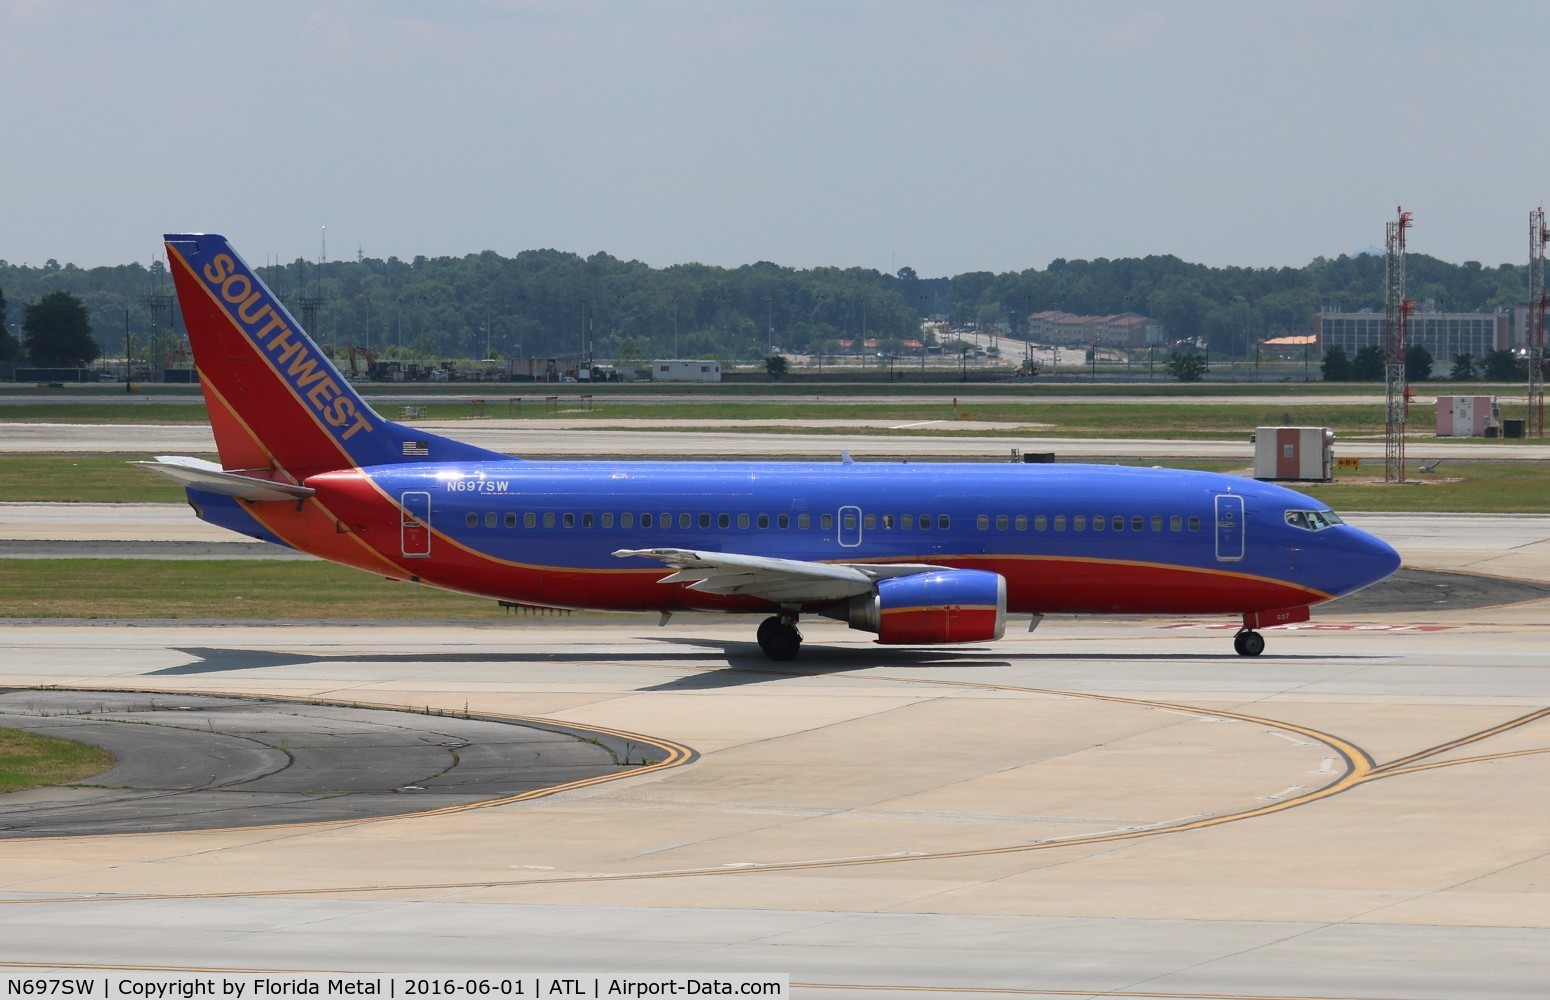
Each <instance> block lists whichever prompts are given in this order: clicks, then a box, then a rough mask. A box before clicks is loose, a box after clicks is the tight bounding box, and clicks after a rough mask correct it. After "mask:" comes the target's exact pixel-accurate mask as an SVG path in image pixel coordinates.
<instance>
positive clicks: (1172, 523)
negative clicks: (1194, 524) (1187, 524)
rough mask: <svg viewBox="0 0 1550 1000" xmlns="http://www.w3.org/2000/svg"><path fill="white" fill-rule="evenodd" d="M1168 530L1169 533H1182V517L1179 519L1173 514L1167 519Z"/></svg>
mask: <svg viewBox="0 0 1550 1000" xmlns="http://www.w3.org/2000/svg"><path fill="white" fill-rule="evenodd" d="M1168 530H1169V531H1183V530H1184V519H1183V518H1182V517H1180V516H1179V515H1177V514H1174V515H1173V516H1172V517H1170V518H1168Z"/></svg>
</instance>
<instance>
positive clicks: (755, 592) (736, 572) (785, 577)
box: [614, 549, 941, 603]
mask: <svg viewBox="0 0 1550 1000" xmlns="http://www.w3.org/2000/svg"><path fill="white" fill-rule="evenodd" d="M614 555H616V556H618V557H619V558H621V559H628V558H631V557H633V556H639V557H641V558H644V559H656V560H658V561H659V562H663V563H666V564H667V565H669V566H671V567H673V569H675V570H676V571H677V572H674V573H670V574H668V575H667V576H664V577H663V578H662V579H661V580H659V581H658V582H659V583H687V584H688V585H689V589H690V590H698V591H701V592H703V593H707V594H735V595H741V594H747V595H750V596H753V597H762V598H764V599H765V600H769V601H780V602H783V603H809V602H815V601H842V600H844V599H845V598H847V597H855V596H857V595H858V594H865V593H867V592H869V591H870V590H871V589H872V588H873V586H875V585H876V583H877V581H878V580H880V579H882V578H884V577H890V576H913V575H915V574H916V573H926V572H930V571H932V570H937V569H941V567H940V566H931V565H926V564H915V563H819V562H807V561H804V560H800V559H776V558H774V557H771V556H748V555H739V554H738V553H735V552H701V551H698V550H695V549H619V550H617V551H616V552H614Z"/></svg>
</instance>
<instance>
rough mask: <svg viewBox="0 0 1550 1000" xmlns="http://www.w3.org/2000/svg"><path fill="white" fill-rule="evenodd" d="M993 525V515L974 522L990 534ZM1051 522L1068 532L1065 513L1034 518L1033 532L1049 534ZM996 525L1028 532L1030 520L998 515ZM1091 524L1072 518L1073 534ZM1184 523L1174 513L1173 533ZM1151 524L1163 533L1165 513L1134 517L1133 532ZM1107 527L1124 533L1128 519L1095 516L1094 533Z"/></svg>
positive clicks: (1195, 527) (1194, 523) (1194, 527)
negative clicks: (991, 523)
mask: <svg viewBox="0 0 1550 1000" xmlns="http://www.w3.org/2000/svg"><path fill="white" fill-rule="evenodd" d="M1188 521H1189V530H1190V531H1199V530H1200V518H1198V517H1191V518H1189V519H1188ZM990 522H991V518H990V515H989V514H981V515H979V516H978V517H976V518H975V519H974V526H975V527H976V528H978V529H979V530H981V531H989V530H990ZM1051 522H1053V524H1054V526H1055V530H1056V531H1065V530H1066V523H1067V518H1066V515H1064V514H1056V515H1054V517H1053V518H1050V517H1046V516H1045V515H1043V514H1038V515H1035V516H1034V518H1033V530H1034V531H1048V530H1049V527H1050V524H1051ZM995 523H996V530H997V531H1006V530H1008V529H1015V530H1017V531H1027V530H1028V518H1027V516H1025V515H1023V514H1018V515H1017V516H1016V517H1010V518H1009V517H1008V516H1007V515H1005V514H997V515H996V517H995ZM1087 524H1088V522H1087V515H1085V514H1074V515H1072V516H1071V518H1070V525H1071V530H1072V531H1086V530H1087ZM1184 524H1185V518H1183V517H1182V516H1180V515H1178V514H1174V515H1173V516H1172V517H1169V518H1168V522H1167V526H1168V530H1169V531H1183V530H1184ZM1148 525H1150V527H1151V530H1152V531H1154V532H1156V533H1158V534H1161V533H1162V530H1163V516H1162V515H1161V514H1153V515H1151V518H1150V520H1149V519H1148V518H1146V517H1143V516H1142V515H1140V514H1133V515H1131V517H1130V530H1131V531H1145V530H1147V527H1148ZM1105 528H1107V529H1110V530H1113V531H1124V530H1125V518H1124V517H1123V516H1122V515H1120V514H1112V515H1104V514H1094V515H1093V517H1092V530H1094V531H1103V530H1105Z"/></svg>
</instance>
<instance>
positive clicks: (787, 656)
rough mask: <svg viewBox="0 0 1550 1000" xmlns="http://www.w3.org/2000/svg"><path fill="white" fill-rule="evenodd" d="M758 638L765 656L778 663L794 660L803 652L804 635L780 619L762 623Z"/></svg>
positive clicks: (771, 619)
mask: <svg viewBox="0 0 1550 1000" xmlns="http://www.w3.org/2000/svg"><path fill="white" fill-rule="evenodd" d="M758 638H759V648H760V649H762V650H764V655H765V656H767V657H769V658H770V659H772V660H776V661H778V662H784V661H786V660H794V659H796V655H797V653H799V652H801V650H802V633H801V632H798V631H797V627H796V626H795V625H793V624H792V623H791V622H788V621H786V620H784V619H782V618H779V617H772V618H766V619H764V621H762V622H760V623H759V636H758Z"/></svg>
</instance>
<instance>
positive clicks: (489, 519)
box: [484, 510, 498, 528]
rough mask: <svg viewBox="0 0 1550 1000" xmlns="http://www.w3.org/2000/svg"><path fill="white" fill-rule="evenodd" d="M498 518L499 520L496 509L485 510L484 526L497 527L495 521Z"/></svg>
mask: <svg viewBox="0 0 1550 1000" xmlns="http://www.w3.org/2000/svg"><path fill="white" fill-rule="evenodd" d="M497 520H498V518H497V517H496V515H495V511H493V510H491V511H486V512H485V514H484V526H485V527H486V528H493V527H495V522H496V521H497Z"/></svg>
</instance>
